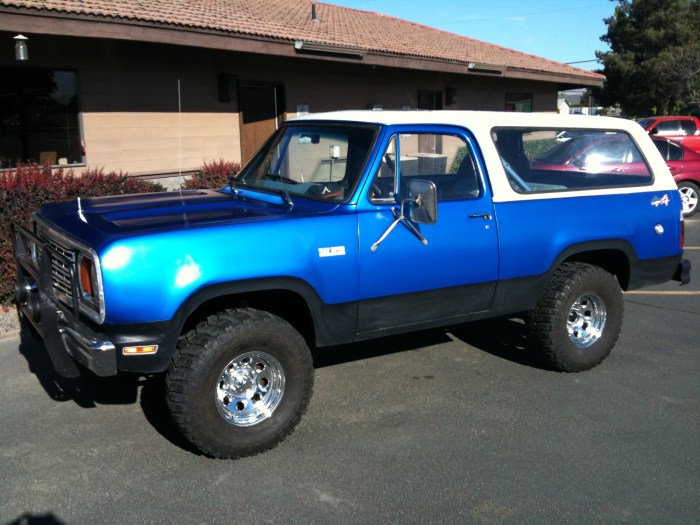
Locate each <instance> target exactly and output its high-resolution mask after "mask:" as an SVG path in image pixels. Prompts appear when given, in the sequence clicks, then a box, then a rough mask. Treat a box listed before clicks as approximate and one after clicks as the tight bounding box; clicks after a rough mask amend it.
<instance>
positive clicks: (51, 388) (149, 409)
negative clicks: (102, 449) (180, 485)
mask: <svg viewBox="0 0 700 525" xmlns="http://www.w3.org/2000/svg"><path fill="white" fill-rule="evenodd" d="M19 352H20V354H21V355H22V356H24V358H25V359H26V360H27V363H28V365H29V370H30V372H32V373H33V374H34V375H35V376H36V378H37V379H38V380H39V383H40V384H41V386H42V388H43V389H44V391H45V392H46V393H47V394H48V396H49V397H50V398H51V399H53V400H54V401H59V402H65V401H72V402H74V403H75V404H76V405H78V406H80V407H82V408H86V409H89V408H96V407H98V406H99V405H133V404H136V403H140V405H141V409H142V410H143V413H144V416H145V417H146V419H147V420H148V422H149V423H150V424H151V426H152V427H153V428H154V429H155V430H156V431H157V432H158V433H159V434H160V435H161V436H163V437H164V438H165V439H167V440H168V441H170V442H171V443H173V444H174V445H176V446H178V447H180V448H182V449H184V450H187V451H189V452H194V453H197V452H196V451H195V450H194V448H193V447H192V446H191V445H190V444H189V442H187V441H186V440H185V439H184V438H183V437H182V436H181V435H180V433H179V432H178V430H177V428H176V427H175V425H174V423H173V422H172V420H171V419H170V413H169V411H168V408H167V406H166V404H165V378H164V375H163V374H158V375H154V376H143V375H138V374H128V373H122V374H118V375H116V376H114V377H98V376H96V375H94V374H92V373H91V372H89V371H83V374H82V375H81V376H80V377H77V378H75V379H68V378H65V377H62V376H60V375H59V374H58V373H57V372H56V370H55V369H54V367H53V364H52V363H51V360H50V359H49V356H48V354H47V352H46V349H45V348H44V344H43V343H42V341H41V340H40V339H38V338H37V337H36V336H35V335H34V334H33V333H32V331H31V329H28V328H23V329H22V331H21V332H20V345H19ZM139 393H140V395H139Z"/></svg>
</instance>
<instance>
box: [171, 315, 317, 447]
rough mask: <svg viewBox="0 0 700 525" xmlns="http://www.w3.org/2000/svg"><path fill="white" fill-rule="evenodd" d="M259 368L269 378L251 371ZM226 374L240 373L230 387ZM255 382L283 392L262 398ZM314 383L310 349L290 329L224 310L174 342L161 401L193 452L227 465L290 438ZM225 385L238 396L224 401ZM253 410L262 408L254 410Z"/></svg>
mask: <svg viewBox="0 0 700 525" xmlns="http://www.w3.org/2000/svg"><path fill="white" fill-rule="evenodd" d="M265 368H268V369H269V370H271V374H272V375H274V376H275V377H274V378H273V377H272V376H269V377H265V378H264V379H258V377H259V376H258V375H257V374H258V372H257V371H259V370H264V369H265ZM244 369H246V370H250V371H251V372H250V374H249V376H246V375H245V370H244ZM229 370H234V372H235V371H236V370H243V372H241V375H240V377H239V376H236V379H235V380H234V379H231V378H230V376H229V375H227V374H228V373H229V372H227V371H229ZM265 374H266V372H262V376H265ZM239 379H240V381H239ZM251 379H252V381H251ZM257 381H259V382H260V384H263V381H264V385H265V386H269V385H271V384H273V385H274V384H276V385H277V386H280V385H281V388H278V389H277V390H276V392H277V393H276V394H274V392H273V390H272V388H270V390H269V391H267V392H266V391H264V388H263V390H261V389H260V387H259V386H258V384H257ZM313 382H314V370H313V363H312V358H311V353H310V352H309V348H308V346H307V345H306V342H305V341H304V339H303V338H302V337H301V335H300V334H299V333H298V332H297V331H296V330H295V329H294V328H293V327H292V326H291V325H290V324H289V323H287V322H286V321H284V320H283V319H280V318H279V317H276V316H274V315H272V314H269V313H267V312H263V311H259V310H253V309H249V308H245V309H237V310H226V311H224V312H221V313H218V314H216V315H212V316H210V317H208V318H207V319H206V321H204V322H202V323H200V324H199V325H197V327H196V328H194V329H193V330H191V331H190V332H189V333H187V334H186V335H185V336H184V337H182V338H181V339H180V341H179V343H178V348H177V351H176V354H175V356H174V357H173V361H172V363H171V365H170V368H169V370H168V373H167V376H166V401H167V404H168V407H169V409H170V413H171V415H172V418H173V420H174V422H175V425H176V426H177V427H178V429H179V430H180V431H181V432H182V434H183V435H184V436H185V437H186V438H187V439H188V440H189V441H190V443H192V444H193V445H194V446H195V447H196V448H197V449H198V450H200V451H201V452H202V453H204V454H205V455H207V456H210V457H214V458H222V459H233V458H239V457H244V456H251V455H254V454H258V453H260V452H263V451H265V450H268V449H270V448H272V447H274V446H275V445H277V444H278V443H279V442H281V441H282V440H284V439H285V438H286V437H287V436H288V435H289V434H291V433H292V431H293V430H294V428H295V427H296V426H297V424H298V423H299V421H300V420H301V417H302V415H303V414H304V412H305V411H306V408H307V406H308V404H309V400H310V399H311V393H312V390H313ZM229 383H230V384H231V385H233V384H234V383H235V385H236V387H237V388H239V390H240V393H238V392H239V390H236V393H235V394H233V395H231V396H229V395H228V394H227V393H226V392H227V390H226V388H229ZM230 388H231V389H233V386H231V387H230ZM252 392H255V394H252ZM247 395H248V397H246V396H247ZM251 396H252V397H251ZM229 397H233V398H234V399H233V401H231V400H230V399H229ZM236 399H238V403H239V404H240V406H241V412H238V413H237V412H236V408H235V403H236V401H235V400H236ZM229 404H230V405H231V406H229ZM258 404H260V406H262V407H263V408H262V409H256V408H255V407H256V406H258ZM266 404H267V406H265V405H266ZM246 406H247V407H248V408H247V409H245V410H246V411H247V412H245V413H246V414H248V415H249V416H248V420H247V419H245V417H243V414H244V412H243V410H244V408H245V407H246ZM256 415H257V418H258V419H257V420H256V419H255V416H256ZM227 418H228V419H227Z"/></svg>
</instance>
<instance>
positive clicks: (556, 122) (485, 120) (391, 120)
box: [291, 110, 641, 130]
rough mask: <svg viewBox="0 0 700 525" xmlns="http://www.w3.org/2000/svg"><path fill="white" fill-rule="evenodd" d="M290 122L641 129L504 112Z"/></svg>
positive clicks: (359, 115) (331, 115)
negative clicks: (325, 121) (324, 121)
mask: <svg viewBox="0 0 700 525" xmlns="http://www.w3.org/2000/svg"><path fill="white" fill-rule="evenodd" d="M291 120H292V121H293V122H297V121H305V120H316V121H318V120H327V121H335V122H339V121H340V122H364V123H371V124H384V125H395V124H399V125H400V124H424V125H429V124H448V125H455V126H466V127H469V128H475V127H488V128H492V127H494V126H510V127H513V126H515V127H529V126H536V127H552V128H559V127H566V128H593V129H601V128H603V129H620V130H630V129H641V126H640V125H639V124H637V123H636V122H633V121H631V120H626V119H621V118H613V117H598V116H586V115H559V114H556V113H520V112H505V111H446V110H439V111H423V110H418V111H416V110H412V111H384V110H381V111H372V110H352V111H331V112H328V113H310V114H308V115H304V116H301V117H296V118H293V119H291Z"/></svg>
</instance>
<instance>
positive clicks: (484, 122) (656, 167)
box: [290, 110, 676, 202]
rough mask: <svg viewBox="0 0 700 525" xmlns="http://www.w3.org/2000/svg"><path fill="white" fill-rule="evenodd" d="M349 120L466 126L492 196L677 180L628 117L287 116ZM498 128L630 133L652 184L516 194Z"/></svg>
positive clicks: (667, 186) (661, 187)
mask: <svg viewBox="0 0 700 525" xmlns="http://www.w3.org/2000/svg"><path fill="white" fill-rule="evenodd" d="M307 121H308V122H312V121H315V122H318V121H328V122H331V121H332V122H353V123H369V124H381V125H408V124H413V125H452V126H459V127H462V128H465V129H468V130H469V131H470V132H471V133H472V134H473V135H474V137H475V138H476V140H477V142H478V143H479V147H480V148H481V152H482V155H483V158H484V160H485V162H486V167H487V170H488V171H489V173H490V177H489V178H490V181H491V185H492V188H493V200H494V202H498V201H514V200H518V201H520V200H535V199H561V198H568V197H570V196H576V195H578V196H584V195H610V194H622V193H642V192H648V191H676V183H675V182H674V181H673V177H671V174H670V173H669V170H668V166H667V165H666V163H665V162H664V160H663V158H662V157H661V154H660V153H659V151H658V150H657V149H656V147H655V146H654V144H653V143H652V141H651V139H650V138H649V135H648V134H647V132H646V131H644V128H642V126H640V125H639V124H637V123H636V122H634V121H632V120H627V119H623V118H614V117H599V116H587V115H559V114H556V113H520V112H499V111H445V110H440V111H422V110H418V111H416V110H413V111H384V110H381V111H372V110H359V111H333V112H329V113H315V114H314V113H311V114H308V115H304V116H302V117H297V118H294V119H291V120H290V122H307ZM497 127H510V128H530V127H532V128H541V129H552V130H561V129H592V130H601V131H620V132H624V133H627V134H628V135H630V136H631V137H632V138H633V140H634V141H635V142H636V143H637V145H638V146H639V147H640V149H641V150H642V152H643V154H644V156H645V157H646V159H647V162H648V163H649V165H650V166H651V168H652V170H653V172H654V183H653V185H652V186H637V187H622V188H601V189H595V190H581V191H572V192H561V193H531V194H521V193H517V192H515V190H513V188H512V187H511V186H510V184H509V183H508V178H507V177H506V175H505V173H504V171H503V166H502V164H501V160H500V157H499V155H498V152H497V150H496V146H495V144H494V142H493V139H492V137H491V131H492V130H493V128H497Z"/></svg>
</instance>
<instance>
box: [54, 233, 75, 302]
mask: <svg viewBox="0 0 700 525" xmlns="http://www.w3.org/2000/svg"><path fill="white" fill-rule="evenodd" d="M48 247H49V249H50V255H51V283H52V284H53V289H54V293H55V294H56V298H57V299H59V300H61V301H63V302H64V303H66V305H67V306H72V305H73V283H72V282H71V268H74V267H75V252H74V251H71V250H69V249H68V248H66V247H65V246H62V245H61V244H59V243H58V242H56V241H55V240H53V239H48Z"/></svg>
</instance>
